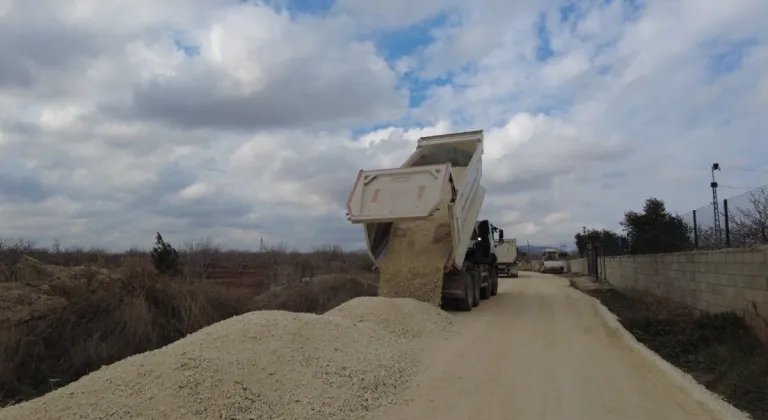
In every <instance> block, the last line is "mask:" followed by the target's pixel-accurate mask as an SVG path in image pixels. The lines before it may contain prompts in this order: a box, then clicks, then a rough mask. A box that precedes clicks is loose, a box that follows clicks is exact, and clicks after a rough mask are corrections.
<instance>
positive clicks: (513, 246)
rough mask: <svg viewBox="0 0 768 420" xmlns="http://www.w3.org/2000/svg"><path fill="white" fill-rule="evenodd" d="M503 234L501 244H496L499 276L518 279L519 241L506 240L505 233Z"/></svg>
mask: <svg viewBox="0 0 768 420" xmlns="http://www.w3.org/2000/svg"><path fill="white" fill-rule="evenodd" d="M501 232H502V233H501V234H500V235H499V242H498V243H497V244H496V256H497V258H498V261H499V262H498V270H499V275H500V276H508V277H515V278H516V277H518V267H517V239H515V238H512V239H504V234H503V232H504V231H501Z"/></svg>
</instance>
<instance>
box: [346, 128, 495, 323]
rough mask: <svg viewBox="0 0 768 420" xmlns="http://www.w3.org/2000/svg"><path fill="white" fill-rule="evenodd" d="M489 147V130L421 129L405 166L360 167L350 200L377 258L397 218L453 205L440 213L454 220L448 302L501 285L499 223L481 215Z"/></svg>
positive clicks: (468, 304)
mask: <svg viewBox="0 0 768 420" xmlns="http://www.w3.org/2000/svg"><path fill="white" fill-rule="evenodd" d="M482 155H483V131H482V130H478V131H469V132H463V133H453V134H445V135H439V136H430V137H422V138H420V139H419V140H418V142H417V144H416V150H415V151H414V152H413V153H412V154H411V155H410V156H409V157H408V158H407V159H406V161H405V163H403V165H402V166H401V167H400V168H397V169H382V170H370V171H365V170H361V171H360V172H359V173H358V175H357V181H356V182H355V185H354V187H353V188H352V192H351V193H350V196H349V200H348V201H347V218H348V219H349V221H350V222H352V223H355V224H362V225H363V227H364V229H363V231H364V234H365V240H366V245H367V250H368V255H369V256H370V258H371V260H372V261H373V263H374V264H376V265H377V266H378V265H379V264H378V262H379V260H380V258H381V257H382V256H383V255H384V253H385V252H386V248H387V246H388V243H389V239H390V234H391V232H392V224H393V222H401V221H406V220H419V219H427V218H430V217H432V216H433V215H435V214H436V213H438V209H442V208H441V206H444V205H447V206H448V209H447V210H448V211H447V212H442V213H440V214H446V213H447V216H446V219H447V220H445V223H446V224H449V225H450V236H448V237H446V238H445V240H446V241H450V244H445V245H446V250H447V251H446V254H445V260H444V261H445V263H444V266H443V268H444V269H443V280H442V303H443V304H444V305H445V304H447V303H449V302H450V303H453V304H454V305H452V306H455V307H457V309H459V310H463V311H469V310H471V309H472V307H474V306H477V305H479V303H480V300H481V299H487V298H490V297H491V296H495V295H496V293H497V291H498V275H497V272H496V255H495V252H494V248H495V244H496V241H495V240H494V237H493V229H492V226H491V224H490V223H489V222H488V221H487V220H483V221H478V220H477V218H478V216H479V214H480V209H481V208H482V206H483V201H484V199H485V188H484V187H483V186H482V185H481V184H480V178H481V177H482V174H483V171H482V165H483V162H482ZM447 195H450V197H449V201H446V199H445V197H446V196H447Z"/></svg>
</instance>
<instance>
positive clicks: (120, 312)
mask: <svg viewBox="0 0 768 420" xmlns="http://www.w3.org/2000/svg"><path fill="white" fill-rule="evenodd" d="M178 257H179V262H180V264H179V270H178V271H177V272H176V274H175V275H172V276H171V275H161V274H159V273H158V272H157V270H156V269H155V267H154V266H153V264H152V262H151V260H150V256H149V253H148V252H146V251H137V250H132V251H129V252H126V253H123V254H114V253H108V252H106V251H103V250H98V249H91V250H84V249H65V250H62V249H60V248H59V247H58V246H54V247H52V248H51V249H43V248H38V247H35V246H33V244H31V243H29V242H27V241H24V240H0V337H1V339H0V406H2V405H5V404H10V403H15V402H19V401H24V400H28V399H31V398H34V397H37V396H39V395H42V394H44V393H46V392H48V391H51V390H53V389H55V388H58V387H61V386H63V385H66V384H68V383H70V382H73V381H75V380H77V379H79V378H80V377H82V376H83V375H85V374H87V373H89V372H92V371H94V370H97V369H98V368H100V367H101V366H104V365H107V364H111V363H113V362H116V361H118V360H121V359H124V358H126V357H128V356H130V355H133V354H137V353H142V352H145V351H148V350H152V349H156V348H159V347H162V346H164V345H166V344H169V343H171V342H174V341H176V340H179V339H180V338H182V337H184V336H186V335H188V334H190V333H192V332H195V331H197V330H199V329H201V328H203V327H205V326H207V325H210V324H212V323H215V322H218V321H221V320H223V319H226V318H230V317H232V316H235V315H239V314H243V313H246V312H250V311H254V310H261V309H280V310H288V311H293V312H311V313H323V312H325V311H327V310H330V309H332V308H334V307H336V306H338V305H339V304H341V303H343V302H345V301H347V300H349V299H352V298H354V297H358V296H373V295H376V294H377V291H378V279H377V277H376V275H375V274H374V273H372V272H371V263H370V261H369V260H368V259H367V257H366V256H365V255H361V254H353V253H345V252H342V250H341V249H340V248H339V247H328V248H325V249H319V250H315V251H313V252H310V253H300V252H295V251H290V250H288V248H287V247H285V246H277V247H273V248H270V249H267V250H264V251H261V252H246V251H225V250H223V249H221V248H220V247H219V246H216V245H215V244H213V242H212V241H210V240H201V241H196V242H194V243H192V244H189V245H187V246H185V247H184V248H182V249H179V252H178Z"/></svg>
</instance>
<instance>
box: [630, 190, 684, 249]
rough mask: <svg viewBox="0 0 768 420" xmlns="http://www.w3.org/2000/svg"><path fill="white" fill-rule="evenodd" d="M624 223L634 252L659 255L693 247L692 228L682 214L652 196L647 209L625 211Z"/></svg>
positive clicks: (646, 203) (647, 201)
mask: <svg viewBox="0 0 768 420" xmlns="http://www.w3.org/2000/svg"><path fill="white" fill-rule="evenodd" d="M621 226H622V227H623V228H624V230H625V231H626V233H627V239H628V240H629V251H630V253H632V254H659V253H667V252H679V251H687V250H691V249H693V242H692V241H691V233H692V228H691V227H690V226H688V224H687V223H685V221H683V218H682V217H680V216H679V215H673V214H671V213H669V212H668V211H667V208H666V206H665V205H664V201H663V200H660V199H658V198H649V199H647V200H646V201H645V205H644V206H643V212H642V213H638V212H635V211H631V210H630V211H628V212H626V213H624V220H623V221H622V222H621Z"/></svg>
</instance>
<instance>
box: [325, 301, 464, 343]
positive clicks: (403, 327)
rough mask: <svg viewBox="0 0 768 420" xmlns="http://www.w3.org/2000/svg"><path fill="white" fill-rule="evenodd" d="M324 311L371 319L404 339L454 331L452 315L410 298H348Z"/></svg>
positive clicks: (346, 317)
mask: <svg viewBox="0 0 768 420" xmlns="http://www.w3.org/2000/svg"><path fill="white" fill-rule="evenodd" d="M326 315H329V316H335V317H339V318H344V319H347V320H350V321H354V322H370V323H372V324H375V325H377V326H379V327H381V328H382V329H383V330H385V331H387V332H389V333H391V334H394V335H395V336H397V337H400V338H404V339H418V338H424V337H429V336H436V335H447V334H450V333H451V332H453V326H454V325H453V317H452V316H451V315H449V314H448V313H446V312H444V311H442V310H440V309H439V308H436V307H435V306H433V305H429V304H427V303H424V302H419V301H416V300H413V299H398V298H394V299H393V298H382V297H361V298H357V299H353V300H350V301H348V302H346V303H344V304H342V305H341V306H338V307H336V308H334V309H332V310H330V311H328V312H326Z"/></svg>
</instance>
